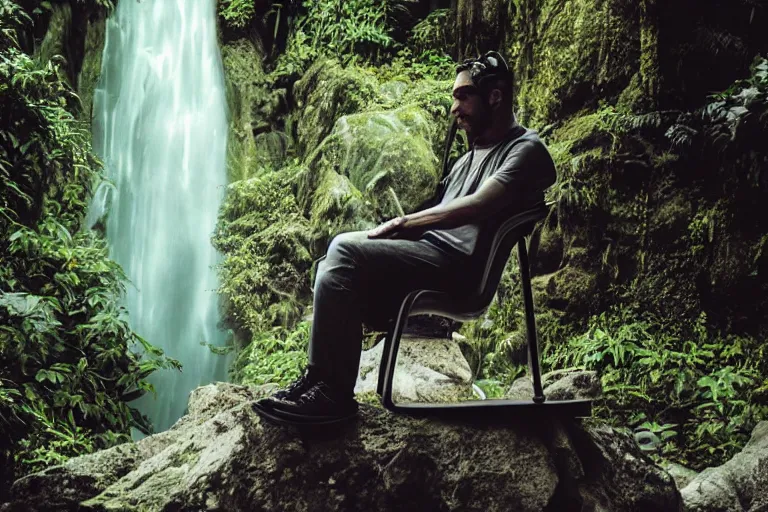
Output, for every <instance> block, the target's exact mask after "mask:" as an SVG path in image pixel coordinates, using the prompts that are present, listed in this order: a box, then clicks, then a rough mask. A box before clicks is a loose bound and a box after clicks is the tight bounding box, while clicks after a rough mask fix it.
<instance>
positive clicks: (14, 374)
mask: <svg viewBox="0 0 768 512" xmlns="http://www.w3.org/2000/svg"><path fill="white" fill-rule="evenodd" d="M30 20H31V18H30V16H29V15H28V14H27V13H26V12H25V11H23V10H22V9H20V8H19V7H18V5H16V4H14V3H12V2H7V1H5V2H3V3H2V4H1V5H0V103H2V105H3V108H2V110H0V177H1V178H2V179H0V254H1V255H2V256H0V432H1V434H0V439H2V442H0V465H2V466H5V469H6V470H7V469H8V468H13V470H15V472H17V473H24V472H27V471H31V470H35V469H40V468H42V467H44V466H46V465H48V464H52V463H58V462H62V461H63V460H65V459H66V458H68V457H71V456H75V455H79V454H82V453H87V452H89V451H92V450H94V449H97V448H103V447H107V446H110V445H113V444H116V443H119V442H124V441H125V440H127V439H128V438H129V437H128V435H129V431H130V428H131V427H135V428H138V429H140V430H143V431H145V432H149V431H150V430H151V425H149V424H148V422H147V420H146V418H145V417H142V416H141V415H140V414H139V413H138V412H137V411H136V410H134V409H132V408H131V407H130V406H129V405H128V403H129V402H130V401H132V400H135V399H136V398H138V397H139V396H141V395H143V394H144V393H146V392H147V391H150V392H152V391H153V389H152V386H151V385H150V384H149V383H148V382H147V381H146V378H147V377H148V376H149V375H150V374H151V373H152V372H153V371H155V370H156V369H158V368H169V367H175V368H178V363H177V362H176V361H174V360H171V359H167V358H165V357H163V355H162V352H161V351H160V350H158V349H156V348H155V347H153V346H151V345H150V344H149V343H147V342H146V341H145V340H143V339H141V338H140V337H139V336H137V335H136V334H135V333H134V332H132V331H131V330H130V328H129V326H128V322H127V319H126V314H125V311H124V310H123V308H121V307H120V305H119V304H120V301H121V298H122V295H123V293H124V284H123V283H124V281H125V275H124V274H123V271H122V269H121V268H120V267H119V266H118V265H117V264H116V263H114V262H113V261H111V260H109V259H108V257H107V247H106V244H105V242H104V241H103V240H102V239H99V238H98V237H97V236H96V234H95V233H93V232H87V231H82V230H81V225H82V219H83V217H84V215H85V211H86V208H87V203H88V201H89V198H90V195H91V192H92V190H91V187H92V184H93V183H94V182H96V181H97V180H99V179H100V177H101V164H100V162H99V161H98V160H97V159H96V158H95V156H94V155H93V154H92V152H91V146H90V134H89V130H88V127H87V126H86V125H84V124H82V123H81V122H79V121H77V120H76V119H75V118H74V117H73V116H72V114H71V112H72V111H74V110H76V108H77V106H78V103H79V101H78V98H77V97H76V96H75V94H74V93H73V92H72V91H71V89H70V88H69V87H68V86H67V85H66V83H65V80H64V79H63V77H62V76H61V73H60V71H59V69H58V68H57V66H56V65H55V64H54V63H53V62H44V63H39V62H37V61H35V60H33V59H32V58H30V57H29V56H28V55H26V54H24V53H23V52H22V51H21V50H20V49H19V46H18V34H19V32H20V31H21V30H23V29H24V27H25V26H26V24H28V23H29V22H30ZM132 349H137V350H138V351H140V352H142V354H140V353H135V352H133V351H132ZM3 476H10V475H8V474H4V475H3ZM0 485H4V483H3V482H0Z"/></svg>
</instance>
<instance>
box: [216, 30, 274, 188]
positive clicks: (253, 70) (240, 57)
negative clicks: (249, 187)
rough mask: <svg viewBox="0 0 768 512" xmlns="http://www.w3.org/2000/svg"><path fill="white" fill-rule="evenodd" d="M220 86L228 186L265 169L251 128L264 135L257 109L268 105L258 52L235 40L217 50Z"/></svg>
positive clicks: (263, 127)
mask: <svg viewBox="0 0 768 512" xmlns="http://www.w3.org/2000/svg"><path fill="white" fill-rule="evenodd" d="M221 59H222V64H223V67H224V85H225V90H226V97H227V109H228V111H229V135H228V137H227V174H228V177H229V181H230V182H235V181H240V180H245V179H248V178H250V177H252V176H253V175H254V174H257V173H258V172H260V171H263V170H264V169H265V167H264V165H263V161H262V159H263V158H264V156H263V155H262V154H261V153H260V150H259V149H258V148H257V147H256V143H255V141H254V127H256V128H258V129H257V130H256V131H258V130H262V131H266V130H267V124H266V122H265V120H264V116H262V115H261V114H260V113H259V110H260V107H261V106H262V105H263V104H265V103H268V102H269V97H270V94H271V93H270V91H269V90H268V88H267V87H265V85H264V70H263V68H262V64H261V63H262V61H263V60H264V58H263V55H262V52H261V51H260V49H259V48H257V47H256V46H255V45H254V44H253V43H252V42H251V41H249V40H247V39H239V40H236V41H233V42H231V43H227V44H225V45H223V46H222V47H221Z"/></svg>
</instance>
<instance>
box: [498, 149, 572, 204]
mask: <svg viewBox="0 0 768 512" xmlns="http://www.w3.org/2000/svg"><path fill="white" fill-rule="evenodd" d="M490 177H491V178H493V179H495V180H496V181H498V182H500V183H501V184H502V185H504V186H505V187H506V188H507V189H508V191H509V192H510V193H514V194H515V195H521V196H522V197H527V196H530V195H532V194H535V193H537V192H538V193H543V192H544V190H545V189H546V188H547V187H549V186H551V185H552V184H553V183H555V180H556V179H557V173H556V171H555V164H554V162H553V161H552V157H551V156H550V155H549V151H548V150H547V147H546V146H545V145H544V144H543V143H541V142H540V141H538V140H526V141H522V142H519V143H517V144H515V145H514V146H513V147H512V149H511V150H510V151H509V153H508V154H507V156H506V157H505V158H504V160H503V161H502V162H501V164H500V165H499V167H498V168H497V169H496V170H495V171H494V172H493V174H491V176H490Z"/></svg>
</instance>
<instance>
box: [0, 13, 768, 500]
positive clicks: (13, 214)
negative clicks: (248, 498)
mask: <svg viewBox="0 0 768 512" xmlns="http://www.w3.org/2000/svg"><path fill="white" fill-rule="evenodd" d="M121 1H131V0H121ZM684 3H685V2H678V3H673V4H674V5H672V4H670V7H664V9H666V11H665V12H666V15H665V16H661V15H659V14H658V13H656V14H654V11H653V9H654V8H655V7H652V6H653V5H655V3H654V2H650V1H643V2H639V3H637V2H628V1H620V0H613V1H610V2H602V3H600V6H601V7H600V9H596V8H595V4H596V3H595V2H593V1H590V0H572V1H569V2H560V1H554V0H513V1H502V0H498V1H496V2H488V6H487V7H488V10H486V11H478V10H477V9H476V8H473V7H472V6H473V5H474V4H472V3H471V2H450V3H449V2H442V1H430V2H426V1H423V2H403V1H398V0H387V1H385V2H373V1H372V0H346V1H342V0H303V1H291V2H284V3H273V2H258V3H257V2H253V1H248V0H220V1H219V2H218V15H219V22H220V32H221V45H222V46H221V48H222V60H223V64H224V68H225V72H226V74H227V94H228V104H229V110H230V112H229V114H230V121H231V125H230V135H229V148H228V153H229V154H228V173H229V179H230V185H229V188H228V191H227V199H226V201H225V203H224V204H223V205H222V208H221V210H220V214H219V225H218V228H217V230H216V233H215V234H214V236H213V239H212V243H213V244H214V245H215V246H216V248H217V249H218V250H220V251H221V253H222V254H223V255H224V260H223V262H222V264H221V266H220V268H219V272H220V276H221V286H220V290H219V292H220V293H221V294H222V296H223V297H224V298H225V303H226V305H225V309H224V311H223V324H224V325H225V326H226V327H228V328H231V329H232V330H233V332H234V333H235V340H234V341H235V345H236V347H237V355H236V360H235V363H234V365H233V367H232V369H231V373H232V378H233V380H234V381H236V382H240V383H244V384H263V383H268V382H274V383H278V384H284V383H286V382H288V381H290V380H292V379H293V378H295V377H296V376H297V375H298V374H299V372H300V371H301V369H302V368H303V365H304V364H305V362H306V348H307V343H308V337H309V322H308V320H307V314H308V313H309V312H310V306H311V283H312V278H313V275H312V263H313V261H314V260H316V259H317V258H319V257H320V256H322V254H323V253H324V251H325V249H326V247H327V243H328V242H329V241H330V239H331V238H332V237H333V236H334V235H336V234H338V233H340V232H343V231H346V230H351V229H365V228H368V227H372V226H374V225H376V224H377V223H378V222H380V221H382V220H385V219H387V218H389V217H391V216H392V215H396V214H397V213H398V212H399V211H402V210H404V211H409V210H410V209H413V208H415V207H416V205H418V204H419V203H420V202H421V201H422V200H423V199H425V198H426V197H428V196H429V195H430V194H431V191H432V188H433V187H434V185H435V183H436V181H437V178H438V169H437V166H438V155H440V154H441V147H442V144H443V140H444V136H445V129H446V128H447V123H448V109H449V107H450V102H451V100H450V87H451V81H452V79H453V66H454V64H453V63H454V62H455V61H456V60H458V59H460V58H464V57H466V56H470V55H474V54H476V53H479V52H480V51H484V50H489V49H501V50H502V51H503V52H504V53H505V54H506V55H507V56H508V57H509V61H510V62H511V63H513V65H514V68H515V72H516V76H517V87H516V90H517V104H518V117H519V120H520V121H521V122H522V123H524V124H526V125H527V126H531V127H533V128H535V129H537V130H539V132H540V134H541V136H542V137H543V138H544V140H545V141H546V143H547V144H548V146H549V147H550V150H551V152H552V154H553V156H554V158H555V161H556V164H557V166H558V182H557V184H556V185H555V186H554V187H552V188H551V189H550V191H549V195H548V200H549V201H551V202H552V204H553V206H552V210H551V213H550V215H549V217H548V218H547V219H546V221H545V222H543V223H542V226H541V227H540V228H538V229H537V231H536V232H535V233H534V236H533V239H534V240H535V244H536V247H537V256H536V258H535V261H534V268H533V275H534V276H535V277H534V288H535V295H536V306H537V322H538V326H539V330H540V341H541V343H542V346H543V350H544V353H543V357H544V361H543V362H544V366H545V369H567V368H581V369H588V370H594V371H596V372H597V373H598V375H599V376H600V378H601V381H602V384H603V388H604V397H603V398H602V399H601V400H600V401H599V402H598V404H597V407H596V415H597V416H598V417H600V418H602V419H604V420H607V421H608V422H610V423H612V424H613V425H615V426H617V427H619V428H622V429H626V430H627V431H628V432H631V433H633V434H634V435H636V437H637V439H638V442H640V443H641V444H642V445H643V449H644V450H646V451H647V452H648V453H649V454H651V455H652V456H653V457H655V458H656V459H657V460H660V461H661V460H674V461H677V462H680V463H682V464H685V465H688V466H690V467H692V468H694V469H702V468H704V467H707V466H710V465H717V464H721V463H722V462H724V461H725V460H727V459H728V458H729V457H731V456H732V455H733V454H734V453H736V452H737V451H738V450H739V449H740V448H741V447H743V445H744V443H745V442H746V440H747V439H748V436H749V433H750V432H751V430H752V428H753V427H754V425H755V424H756V422H757V421H760V420H761V419H766V417H768V366H767V365H768V363H767V362H766V361H768V358H767V357H766V354H765V339H766V335H768V324H766V322H765V318H768V316H766V312H767V311H768V309H767V307H768V303H767V302H766V301H767V300H768V294H766V291H768V251H766V250H765V245H766V241H767V240H768V226H767V225H766V222H768V221H767V220H766V219H765V218H764V217H765V216H764V215H763V214H762V204H761V202H762V198H763V197H765V193H766V191H768V153H767V152H766V151H767V150H766V147H765V145H764V141H765V140H767V139H766V136H768V60H766V58H765V57H766V56H767V55H768V54H767V53H766V52H768V43H766V41H765V38H764V36H759V35H755V28H754V25H753V23H754V24H759V23H760V22H761V21H765V19H766V16H767V15H768V13H766V12H765V11H766V9H765V8H764V7H762V6H761V5H760V2H756V1H746V0H743V1H738V2H734V7H733V9H734V13H735V14H734V16H733V18H728V19H727V20H726V19H718V18H717V16H716V8H715V7H713V5H714V3H713V2H699V3H697V4H696V7H695V8H694V7H691V6H690V5H688V6H685V5H683V4H684ZM484 4H485V3H484ZM638 5H639V6H640V7H638ZM649 6H651V7H649ZM111 7H112V5H111V4H110V2H108V1H107V0H91V1H86V0H82V1H81V0H78V1H70V2H64V1H60V2H59V1H56V2H22V1H16V2H14V1H10V0H0V99H1V100H2V105H3V109H2V111H1V112H0V174H2V182H1V183H0V320H1V321H0V429H2V431H1V432H2V434H3V435H1V436H0V443H3V444H0V468H3V471H5V473H4V474H2V475H0V487H1V486H2V485H1V484H2V481H8V480H10V479H11V478H13V477H18V476H20V475H22V474H25V473H27V472H29V471H33V470H36V469H40V468H42V467H45V466H48V465H51V464H55V463H59V462H61V461H63V460H66V459H67V458H68V457H71V456H75V455H79V454H84V453H88V452H91V451H93V450H96V449H100V448H103V447H106V446H110V445H113V444H116V443H119V442H123V441H125V440H127V439H128V437H127V436H128V432H129V429H130V428H138V429H140V430H143V431H145V432H148V431H149V429H150V428H151V426H150V425H148V424H147V422H146V420H145V418H142V417H141V415H140V414H138V413H137V412H136V411H135V410H133V409H132V408H131V407H130V405H129V403H128V402H130V401H131V400H133V399H134V398H136V397H137V396H139V395H140V394H142V393H146V392H154V391H158V392H161V391H162V390H153V389H152V387H151V385H150V384H148V383H147V381H146V377H147V376H149V375H150V374H151V373H152V372H153V371H154V370H156V369H158V368H165V367H176V366H177V363H176V362H175V361H173V360H171V359H168V358H167V357H165V356H164V355H163V354H162V353H160V352H159V351H158V350H157V349H155V348H154V347H152V345H151V342H152V340H143V339H141V338H140V337H139V336H138V335H136V333H134V332H132V331H131V330H130V328H129V327H128V323H127V320H126V312H125V311H124V310H123V309H122V308H121V307H120V297H121V295H122V293H123V290H124V287H125V286H127V285H129V284H128V283H127V282H126V279H125V275H124V274H123V273H122V271H121V269H120V268H119V266H117V265H116V264H115V263H114V262H112V261H110V260H109V259H108V257H107V248H106V244H105V241H104V239H103V238H102V237H101V235H100V234H99V233H97V232H93V231H89V230H87V229H84V228H83V218H84V214H85V211H86V208H87V205H88V201H89V199H90V196H91V193H92V192H93V186H94V183H96V182H97V181H98V180H99V179H101V178H102V164H101V163H100V162H99V161H98V159H97V158H96V157H95V156H94V155H93V153H92V151H91V149H90V135H89V126H88V115H87V114H88V109H89V104H90V100H89V98H87V97H85V95H84V94H80V95H79V96H78V94H77V91H85V92H86V94H87V91H88V89H87V87H83V86H82V84H78V81H77V66H78V64H77V63H78V62H81V61H82V62H91V61H89V60H88V59H89V58H92V57H93V55H90V54H87V55H80V56H79V57H77V52H78V51H84V50H83V49H82V43H83V41H82V40H79V41H80V46H79V47H77V48H79V49H76V51H74V52H73V51H72V50H71V48H70V46H71V45H70V46H66V45H65V47H62V46H61V45H59V46H57V45H55V44H51V41H52V39H51V38H47V37H46V36H47V35H48V34H49V33H50V32H51V30H52V28H55V27H54V26H53V25H52V21H51V20H53V19H59V18H57V17H61V16H64V18H67V16H66V13H67V12H71V13H78V16H79V17H78V18H77V19H78V20H81V21H82V20H85V19H87V20H88V22H89V23H91V22H94V23H98V20H102V21H103V19H104V17H105V16H106V15H108V13H109V9H110V8H111ZM686 8H688V9H693V10H695V12H696V14H697V16H699V17H698V18H696V20H698V22H699V25H696V24H695V23H694V21H690V22H688V21H679V23H678V24H677V25H675V31H673V30H671V29H670V26H669V22H668V21H665V20H669V19H672V18H674V19H679V20H687V19H688V18H686V17H680V16H679V12H678V11H679V10H684V9H686ZM62 9H63V10H62ZM67 9H69V11H67ZM62 13H64V15H62ZM737 14H738V16H737ZM675 16H678V18H675ZM67 19H69V23H70V25H69V26H71V27H74V26H75V24H74V23H73V22H72V16H71V15H70V17H69V18H67ZM654 20H655V21H654ZM577 21H578V26H579V27H580V29H579V30H578V31H575V30H572V27H573V26H574V24H576V22H577ZM728 24H730V25H728ZM513 28H514V29H513ZM65 32H66V31H65ZM71 33H72V34H74V35H72V36H70V37H75V38H77V37H80V39H82V36H81V35H80V36H78V35H77V31H76V30H74V29H73V30H71ZM617 34H622V35H626V37H624V36H622V37H619V36H618V35H617ZM673 34H674V36H673ZM760 37H763V38H762V39H761V38H760ZM686 38H688V39H686ZM46 41H47V42H46ZM90 51H92V52H93V51H100V49H99V47H98V46H97V47H96V49H95V50H94V49H91V50H90ZM761 52H762V53H761ZM63 54H66V55H63ZM702 59H704V60H706V59H709V62H711V64H712V67H713V68H712V69H714V70H715V71H716V72H712V73H710V74H707V73H704V72H703V71H702V70H701V68H700V65H698V64H697V63H700V62H702ZM464 150H465V141H464V140H463V139H462V138H461V137H458V139H457V141H456V144H455V146H454V147H453V149H452V153H451V154H452V158H457V157H458V156H459V155H460V154H461V153H462V152H463V151H464ZM532 243H534V242H532ZM515 265H516V262H515V261H514V259H512V260H510V264H509V267H508V268H507V270H506V272H505V278H504V279H503V281H502V284H501V286H500V289H499V293H498V295H497V297H496V299H495V301H494V303H493V305H492V307H491V309H490V310H489V312H488V314H487V315H486V318H483V319H480V320H479V321H477V322H470V323H467V324H464V325H463V326H461V327H460V333H462V334H463V335H464V336H465V337H466V341H464V342H462V351H463V353H464V354H465V356H466V358H467V360H468V361H469V362H470V365H471V366H472V368H473V370H474V377H475V379H476V383H477V384H478V385H479V386H480V387H481V388H483V389H484V390H485V391H486V393H487V394H488V395H489V396H491V397H494V396H502V395H503V393H504V392H505V391H506V389H508V387H509V386H510V385H511V383H512V382H513V381H514V380H515V379H517V378H519V377H521V376H522V375H524V374H525V371H526V362H525V354H524V350H521V347H522V346H523V343H524V337H523V335H522V332H523V330H522V328H521V327H522V325H523V324H522V316H521V314H522V313H521V305H520V300H519V296H520V290H519V283H517V281H516V277H515V275H516V272H515ZM367 335H368V336H369V337H368V340H367V343H366V345H367V346H368V345H370V343H373V342H375V341H376V340H377V339H378V337H379V336H380V333H376V332H368V333H367ZM139 352H141V353H143V354H144V356H139V355H138V353H139ZM6 434H7V435H6Z"/></svg>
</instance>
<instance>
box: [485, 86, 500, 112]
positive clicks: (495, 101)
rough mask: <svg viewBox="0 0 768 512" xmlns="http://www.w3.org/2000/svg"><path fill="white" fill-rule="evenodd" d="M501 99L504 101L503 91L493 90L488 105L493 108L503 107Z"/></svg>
mask: <svg viewBox="0 0 768 512" xmlns="http://www.w3.org/2000/svg"><path fill="white" fill-rule="evenodd" d="M501 99H502V94H501V90H499V89H493V90H491V94H489V95H488V104H489V105H490V106H491V108H495V107H498V106H499V105H501Z"/></svg>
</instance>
